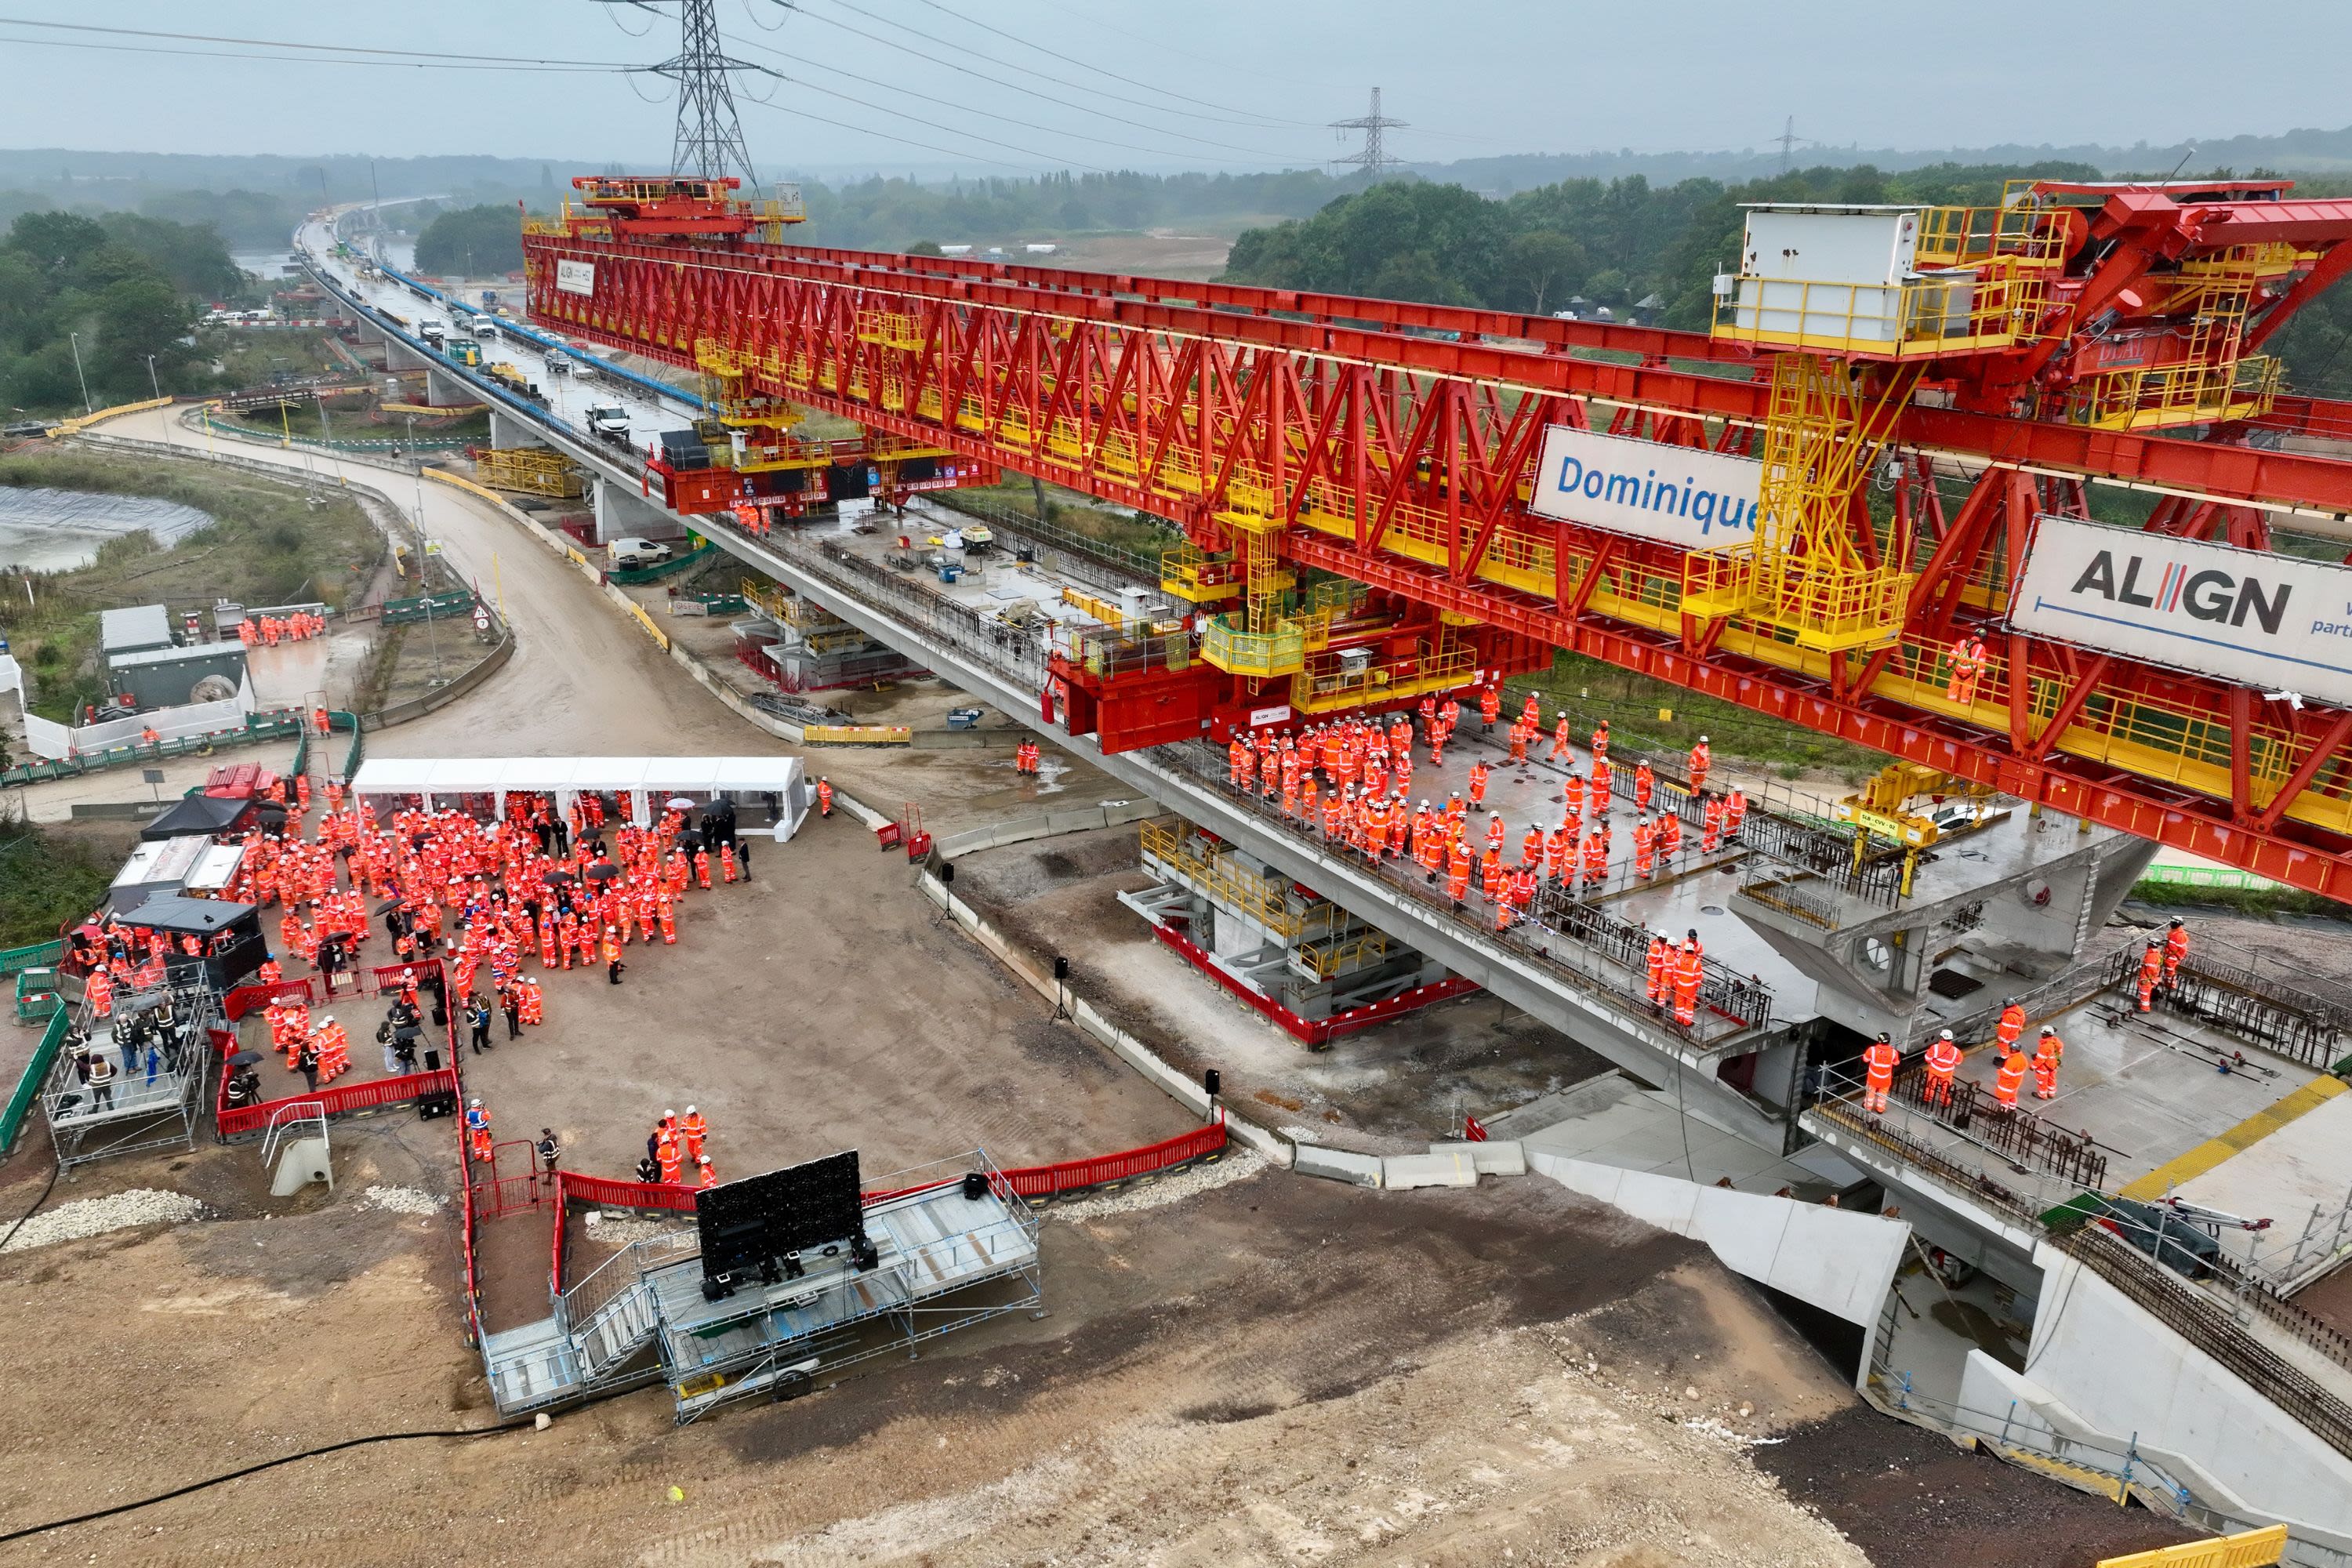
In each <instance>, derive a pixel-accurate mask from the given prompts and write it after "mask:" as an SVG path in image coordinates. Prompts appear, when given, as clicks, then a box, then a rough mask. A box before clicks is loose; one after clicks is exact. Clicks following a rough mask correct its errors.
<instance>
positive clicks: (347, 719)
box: [327, 709, 367, 781]
mask: <svg viewBox="0 0 2352 1568" xmlns="http://www.w3.org/2000/svg"><path fill="white" fill-rule="evenodd" d="M327 728H328V729H329V730H331V731H333V730H349V731H351V732H352V749H351V750H350V751H348V752H344V753H343V777H344V779H345V780H346V781H349V780H350V779H352V777H354V776H355V775H356V774H357V773H359V771H360V762H361V760H362V758H363V757H364V756H366V754H367V737H366V735H365V734H363V733H362V731H361V730H360V716H359V715H358V714H356V713H347V712H344V711H343V710H341V709H332V710H329V711H328V714H327Z"/></svg>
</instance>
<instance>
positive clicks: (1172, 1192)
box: [1045, 1147, 1267, 1221]
mask: <svg viewBox="0 0 2352 1568" xmlns="http://www.w3.org/2000/svg"><path fill="white" fill-rule="evenodd" d="M1266 1169H1267V1165H1266V1161H1265V1156H1264V1155H1262V1154H1259V1153H1257V1152H1255V1151H1254V1150H1249V1149H1243V1148H1238V1147H1237V1148H1234V1150H1232V1151H1231V1152H1228V1153H1227V1154H1226V1155H1225V1156H1224V1158H1223V1159H1221V1160H1219V1161H1217V1162H1216V1163H1213V1164H1208V1165H1191V1166H1187V1167H1186V1168H1185V1169H1183V1170H1181V1171H1179V1172H1177V1173H1175V1174H1174V1175H1172V1176H1162V1177H1160V1179H1159V1180H1158V1181H1156V1182H1146V1183H1143V1184H1139V1185H1136V1186H1130V1187H1129V1188H1128V1189H1127V1190H1126V1191H1123V1192H1118V1193H1108V1194H1104V1195H1102V1196H1101V1197H1094V1198H1079V1199H1076V1201H1074V1202H1071V1203H1066V1204H1055V1205H1053V1206H1052V1207H1050V1208H1048V1209H1047V1210H1046V1211H1045V1216H1046V1217H1047V1218H1048V1219H1060V1220H1071V1221H1078V1220H1093V1219H1108V1218H1109V1217H1110V1216H1111V1215H1123V1214H1140V1213H1142V1212H1143V1211H1144V1210H1145V1209H1156V1208H1165V1207H1167V1206H1168V1205H1170V1204H1181V1203H1182V1202H1183V1201H1184V1200H1185V1199H1187V1198H1196V1197H1199V1196H1200V1195H1201V1194H1202V1193H1210V1192H1214V1191H1216V1189H1218V1188H1219V1187H1230V1186H1232V1185H1233V1184H1234V1183H1235V1182H1246V1181H1248V1180H1249V1179H1250V1178H1251V1177H1252V1176H1256V1175H1261V1174H1263V1173H1265V1170H1266Z"/></svg>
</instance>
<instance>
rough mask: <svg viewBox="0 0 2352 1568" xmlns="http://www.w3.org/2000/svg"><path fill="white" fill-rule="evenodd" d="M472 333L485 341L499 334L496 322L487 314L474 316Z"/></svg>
mask: <svg viewBox="0 0 2352 1568" xmlns="http://www.w3.org/2000/svg"><path fill="white" fill-rule="evenodd" d="M474 335H475V336H476V337H478V338H481V339H484V340H485V341H487V340H488V339H491V338H495V337H497V336H498V335H499V329H498V324H497V323H496V322H494V321H491V320H490V319H489V318H488V316H477V317H475V318H474Z"/></svg>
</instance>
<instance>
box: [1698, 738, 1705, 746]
mask: <svg viewBox="0 0 2352 1568" xmlns="http://www.w3.org/2000/svg"><path fill="white" fill-rule="evenodd" d="M1698 743H1699V744H1700V745H1702V746H1704V745H1706V736H1705V735H1701V736H1700V737H1699V738H1698Z"/></svg>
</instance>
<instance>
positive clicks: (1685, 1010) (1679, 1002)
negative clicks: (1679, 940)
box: [1675, 930, 1705, 1029]
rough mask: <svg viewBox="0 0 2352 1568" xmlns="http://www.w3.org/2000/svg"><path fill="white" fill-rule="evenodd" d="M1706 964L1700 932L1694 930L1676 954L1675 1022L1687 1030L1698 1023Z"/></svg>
mask: <svg viewBox="0 0 2352 1568" xmlns="http://www.w3.org/2000/svg"><path fill="white" fill-rule="evenodd" d="M1704 963H1705V955H1704V954H1703V953H1702V952H1701V951H1700V948H1699V945H1698V932H1697V931H1696V930H1694V931H1691V932H1690V934H1689V935H1688V936H1687V937H1685V939H1684V941H1683V944H1682V946H1681V947H1680V948H1678V949H1676V950H1675V1023H1677V1024H1679V1025H1681V1026H1683V1027H1684V1028H1685V1029H1688V1028H1693V1027H1695V1026H1696V1025H1697V1023H1698V983H1699V977H1700V975H1701V974H1702V973H1704V970H1703V965H1704Z"/></svg>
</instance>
